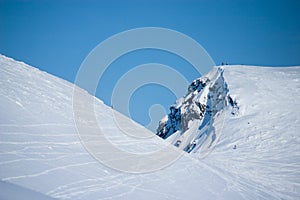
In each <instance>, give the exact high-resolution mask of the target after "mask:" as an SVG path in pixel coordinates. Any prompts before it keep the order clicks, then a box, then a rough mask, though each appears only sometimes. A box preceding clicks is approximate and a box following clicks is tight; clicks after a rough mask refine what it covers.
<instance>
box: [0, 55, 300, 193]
mask: <svg viewBox="0 0 300 200" xmlns="http://www.w3.org/2000/svg"><path fill="white" fill-rule="evenodd" d="M207 77H208V78H209V80H208V79H206V78H203V77H202V78H201V79H199V81H198V83H201V81H202V84H203V88H205V86H206V85H209V84H212V85H216V84H217V85H216V86H215V89H216V91H219V92H221V93H222V92H225V91H226V90H223V89H226V88H227V89H228V91H227V92H226V95H221V97H220V100H222V101H219V102H220V103H221V104H219V105H220V107H217V108H218V109H217V110H216V113H220V111H222V112H221V113H220V114H219V115H218V114H216V115H214V114H213V115H212V116H215V118H213V117H212V118H209V119H210V120H208V122H211V124H212V125H213V126H210V125H208V124H206V126H205V127H206V128H207V129H206V130H208V129H210V130H212V129H213V128H218V127H222V130H221V131H220V132H218V138H217V139H216V138H215V140H213V141H214V142H215V143H214V148H213V149H210V150H211V151H210V154H208V155H207V156H206V157H204V158H202V159H199V157H201V155H202V153H203V150H204V149H205V148H204V149H203V145H198V146H196V147H201V148H202V150H201V148H199V149H198V150H196V149H197V148H191V151H189V152H190V154H187V153H184V154H183V155H182V157H180V158H179V159H178V160H176V161H175V162H174V163H173V164H171V165H170V166H168V167H165V168H162V169H161V170H158V171H155V172H153V173H145V174H137V175H135V174H128V173H124V172H119V171H116V170H114V169H111V168H109V167H107V166H105V165H103V164H102V163H101V162H99V161H98V160H96V159H94V157H93V156H91V155H90V154H89V153H88V152H87V150H86V149H85V148H84V147H83V145H82V143H81V141H80V138H79V136H78V133H77V129H76V126H75V123H74V115H73V114H74V112H73V106H72V103H73V100H72V98H73V91H74V89H78V90H80V88H77V87H76V86H74V85H73V84H71V83H68V82H66V81H64V80H62V79H59V78H57V77H54V76H52V75H49V74H47V73H45V72H41V71H39V70H38V69H35V68H33V67H31V66H28V65H26V64H24V63H21V62H17V61H14V60H13V59H10V58H7V57H5V56H0V96H1V97H0V110H1V114H0V138H1V139H0V178H1V182H0V199H7V198H10V199H14V198H15V199H18V198H20V197H21V198H23V199H26V198H32V199H34V198H39V199H51V198H57V199H298V198H299V195H300V193H299V191H300V187H299V185H300V183H299V180H300V174H299V166H300V164H299V163H300V158H299V156H300V153H299V152H300V149H299V142H300V141H299V134H298V130H299V128H300V127H299V120H300V118H299V102H300V101H299V96H300V95H299V93H300V90H299V88H300V86H299V83H300V82H299V81H300V68H299V67H292V68H260V67H246V66H228V67H225V68H223V69H219V68H215V69H214V70H212V71H211V73H210V75H208V76H207ZM200 80H201V81H200ZM213 80H215V83H214V81H213ZM198 83H197V81H195V84H193V85H194V86H195V87H194V88H193V87H191V88H190V90H189V95H191V96H193V98H190V100H191V102H194V103H192V104H189V103H188V101H186V102H185V101H184V99H181V100H180V101H178V104H176V105H174V108H175V109H178V108H179V106H180V105H183V104H185V105H187V108H186V112H187V113H190V114H189V116H190V117H191V118H190V119H191V120H188V121H187V126H185V128H187V130H192V129H194V130H197V131H196V132H195V133H196V134H197V133H198V129H199V126H200V125H199V123H201V120H202V118H201V117H199V116H197V114H199V115H201V113H203V110H205V111H208V107H209V103H208V102H209V101H210V100H209V99H208V98H206V99H205V98H204V97H207V94H210V93H211V91H206V90H205V89H201V91H200V90H199V89H200V88H199V86H197V84H198ZM204 83H207V84H204ZM224 83H226V85H225V84H224ZM195 88H196V89H195ZM197 90H199V92H197ZM195 91H196V92H195ZM217 93H218V92H217ZM222 94H225V93H222ZM229 96H230V97H231V100H232V102H231V101H230V99H228V97H229ZM215 97H216V98H219V96H217V95H213V98H215ZM80 98H81V99H80V100H81V101H80V102H86V100H87V99H90V98H93V99H94V100H95V115H96V116H97V120H98V122H99V124H101V125H102V127H101V129H102V130H104V132H105V133H107V134H108V135H107V137H108V138H109V139H110V140H111V141H112V142H113V143H114V145H115V146H117V147H118V148H120V149H125V150H127V151H130V152H138V153H145V152H152V151H155V150H157V149H159V148H160V147H161V146H163V145H166V144H167V142H170V141H171V140H170V138H172V135H171V136H170V137H168V139H167V140H169V141H164V140H161V139H160V138H159V137H152V138H150V139H149V140H147V141H140V140H139V141H137V140H136V139H134V138H131V137H130V136H124V135H122V131H120V130H119V128H118V127H116V126H115V125H114V123H113V120H114V119H113V116H112V115H111V113H112V111H111V108H109V107H107V106H105V105H104V104H103V103H102V102H101V101H100V100H98V99H97V98H95V97H92V96H90V95H89V94H88V93H86V92H84V91H83V90H82V96H81V97H80ZM185 98H186V99H187V98H188V95H187V96H186V97H185ZM195 98H196V99H195ZM224 99H225V100H226V102H227V103H228V104H226V105H225V104H223V103H222V102H223V100H224ZM212 100H214V103H216V102H217V101H215V100H216V99H212ZM184 102H185V103H184ZM196 102H199V103H201V105H205V106H202V110H201V106H200V107H199V105H197V104H198V103H196ZM230 102H231V103H230ZM193 104H195V105H193ZM230 104H232V106H230ZM196 106H198V107H199V109H198V110H197V109H196ZM237 107H238V109H237ZM83 108H84V105H83ZM203 108H204V109H203ZM193 109H194V111H197V112H194V113H193V112H192V111H193ZM211 109H212V107H211ZM174 113H176V112H174ZM232 113H233V114H232ZM217 115H218V116H220V117H221V116H223V118H218V116H217ZM175 116H176V115H175ZM193 116H194V117H195V118H193ZM204 116H205V115H204ZM204 116H203V119H205V117H204ZM198 118H199V119H198ZM200 118H201V119H200ZM218 119H222V120H221V121H223V122H224V126H220V124H219V122H220V121H218ZM80 120H83V121H84V123H86V125H87V126H86V128H87V129H86V130H90V129H93V126H92V125H91V124H89V120H88V119H84V118H81V119H80ZM123 122H124V124H123V125H126V126H127V128H128V130H131V131H133V132H135V131H142V132H149V131H148V130H147V129H145V128H143V127H141V126H140V125H138V124H136V123H134V122H132V121H131V120H130V119H127V118H126V117H124V121H123ZM194 122H195V123H194ZM196 122H197V123H196ZM198 125H199V126H198ZM203 130H205V129H203ZM207 133H210V132H209V131H207ZM183 135H184V134H183ZM208 135H209V134H208ZM209 136H210V135H209ZM178 137H180V136H178ZM191 138H194V137H191ZM207 138H212V139H213V137H207ZM185 141H190V140H185ZM205 141H206V144H210V142H209V141H210V140H205ZM211 141H212V140H211ZM183 144H184V143H183V142H182V143H181V144H179V147H181V145H183ZM186 144H187V145H188V144H189V143H188V142H187V143H186ZM198 144H200V143H198ZM202 144H205V143H202ZM99 145H101V142H100V143H99ZM206 149H207V148H206ZM103 153H106V154H107V155H110V154H109V153H110V152H103ZM111 159H112V160H115V159H118V158H115V157H114V158H113V157H112V158H111ZM124 160H125V161H126V158H123V159H120V162H124ZM157 162H160V160H158V161H157ZM138 164H140V163H137V165H138ZM18 195H19V196H18Z"/></svg>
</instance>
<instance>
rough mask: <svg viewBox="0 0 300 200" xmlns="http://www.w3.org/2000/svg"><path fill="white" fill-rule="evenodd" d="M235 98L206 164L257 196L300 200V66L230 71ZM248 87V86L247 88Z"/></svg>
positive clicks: (227, 77)
mask: <svg viewBox="0 0 300 200" xmlns="http://www.w3.org/2000/svg"><path fill="white" fill-rule="evenodd" d="M224 78H225V80H226V82H227V84H228V89H229V94H230V95H231V97H233V99H234V100H235V101H236V103H237V106H238V107H239V110H238V111H237V110H236V109H235V108H233V107H232V106H229V107H228V108H227V109H228V111H227V116H226V118H225V122H224V127H223V130H222V134H220V138H219V142H218V143H217V145H216V147H215V149H214V151H212V153H211V154H210V155H209V156H208V157H206V158H205V160H204V162H205V163H207V164H209V165H211V166H218V167H217V168H218V170H219V172H220V173H222V174H224V175H225V174H226V177H227V178H228V179H230V180H231V184H232V187H233V188H239V190H241V191H253V190H255V191H256V192H257V195H256V198H262V197H264V196H265V195H270V198H272V199H275V198H280V199H291V198H294V199H298V198H299V197H300V67H289V68H263V67H259V68H256V67H245V66H232V67H228V68H225V71H224ZM241 86H242V87H241Z"/></svg>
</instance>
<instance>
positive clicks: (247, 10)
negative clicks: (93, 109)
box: [0, 0, 300, 124]
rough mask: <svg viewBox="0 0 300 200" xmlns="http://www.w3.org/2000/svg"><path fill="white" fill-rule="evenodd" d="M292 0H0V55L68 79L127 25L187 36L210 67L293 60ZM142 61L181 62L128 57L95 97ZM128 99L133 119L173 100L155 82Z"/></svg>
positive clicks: (151, 54) (298, 27)
mask: <svg viewBox="0 0 300 200" xmlns="http://www.w3.org/2000/svg"><path fill="white" fill-rule="evenodd" d="M299 2H300V1H276V0H270V1H263V0H257V1H255V0H252V1H250V0H249V1H246V0H242V1H226V0H219V1H217V0H206V1H204V0H203V1H202V0H200V1H192V0H181V1H180V0H172V1H171V0H167V1H158V0H152V1H151V0H149V1H145V0H141V1H138V0H134V1H114V0H111V1H83V0H82V1H64V0H62V1H50V0H49V1H45V0H36V1H30V0H26V1H25V0H24V1H15V0H9V1H3V0H0V53H1V54H4V55H6V56H9V57H12V58H14V59H17V60H21V61H24V62H26V63H28V64H30V65H33V66H35V67H38V68H39V69H41V70H44V71H47V72H48V73H51V74H53V75H56V76H59V77H61V78H63V79H66V80H68V81H70V82H74V79H75V76H76V72H77V70H78V69H79V67H80V64H81V62H82V61H83V60H84V58H85V57H86V56H87V54H88V53H89V52H90V51H91V50H92V49H93V48H94V47H95V46H96V45H98V44H99V43H100V42H101V41H103V40H105V39H107V38H108V37H110V36H112V35H113V34H117V33H119V32H121V31H125V30H128V29H132V28H138V27H145V26H152V27H153V26H154V27H165V28H170V29H173V30H177V31H180V32H182V33H184V34H186V35H188V36H190V37H192V38H193V39H195V40H196V41H197V42H198V43H200V44H201V45H202V46H203V47H204V48H205V49H206V50H207V52H208V53H209V54H210V55H211V57H212V58H213V60H214V61H215V63H216V64H220V63H221V62H222V61H225V60H228V61H229V63H230V64H247V65H263V66H291V65H300V56H299V52H300V3H299ZM148 62H158V63H163V64H168V65H171V66H174V68H176V69H177V70H179V71H180V70H181V69H183V66H185V65H189V64H188V63H186V62H185V61H184V60H181V59H180V58H178V57H176V56H174V55H170V54H166V53H164V52H160V51H154V50H149V51H147V52H143V53H140V52H135V53H132V54H129V55H127V57H124V58H120V59H119V60H117V62H115V63H114V65H115V67H114V66H112V67H111V68H110V70H111V74H109V71H108V72H107V73H108V75H107V78H106V80H103V81H104V82H103V84H104V86H103V87H99V89H98V91H97V96H98V97H100V98H101V99H103V100H104V102H105V103H107V104H110V96H111V91H112V88H113V84H114V83H115V82H116V81H117V80H118V78H119V77H120V76H121V74H122V73H124V72H126V70H129V69H130V68H132V67H134V66H136V65H138V64H143V63H148ZM118 65H120V66H121V65H122V66H123V68H122V70H121V71H120V70H116V69H117V68H118ZM118 69H119V68H118ZM182 73H185V74H186V77H187V79H188V80H189V81H192V80H193V79H195V78H197V77H198V76H199V74H197V73H194V71H184V72H182ZM112 74H114V75H112ZM153 91H156V92H153ZM162 97H163V98H162ZM132 99H133V100H132V102H131V111H132V117H133V119H135V120H136V121H138V122H140V123H142V124H147V123H148V122H149V117H148V109H149V107H150V106H151V105H152V104H154V103H160V104H162V105H164V106H165V107H166V108H167V107H168V105H169V104H171V103H172V102H173V101H174V100H175V97H174V95H172V94H171V93H170V92H167V91H166V89H164V88H162V87H157V86H149V85H148V86H146V87H144V88H143V90H142V89H141V90H138V91H137V92H136V93H135V94H134V95H133V97H132ZM136 102H139V103H136Z"/></svg>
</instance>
